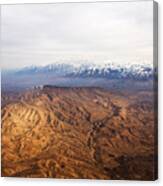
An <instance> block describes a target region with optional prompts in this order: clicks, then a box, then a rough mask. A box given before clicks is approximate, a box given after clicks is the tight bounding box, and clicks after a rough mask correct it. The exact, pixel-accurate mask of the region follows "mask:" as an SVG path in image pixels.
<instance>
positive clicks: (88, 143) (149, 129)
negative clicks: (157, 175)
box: [2, 86, 155, 180]
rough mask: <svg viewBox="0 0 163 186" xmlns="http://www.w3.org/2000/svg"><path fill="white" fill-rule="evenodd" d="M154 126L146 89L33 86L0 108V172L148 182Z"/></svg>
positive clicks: (152, 157) (5, 174)
mask: <svg viewBox="0 0 163 186" xmlns="http://www.w3.org/2000/svg"><path fill="white" fill-rule="evenodd" d="M5 97H6V95H5ZM6 99H7V98H6ZM154 127H155V126H154V105H153V94H152V93H151V92H142V91H141V92H136V93H134V94H131V93H130V94H129V93H127V92H124V93H123V94H122V93H120V92H117V93H113V92H109V91H107V90H104V89H100V88H66V87H65V88H59V87H51V86H45V87H44V88H43V89H34V90H31V91H28V92H26V93H24V94H22V95H21V96H20V95H19V97H18V98H16V97H15V96H14V101H11V97H10V101H7V103H6V104H4V107H3V108H2V176H14V177H16V176H18V177H50V178H89V179H142V180H151V179H154V168H153V167H154Z"/></svg>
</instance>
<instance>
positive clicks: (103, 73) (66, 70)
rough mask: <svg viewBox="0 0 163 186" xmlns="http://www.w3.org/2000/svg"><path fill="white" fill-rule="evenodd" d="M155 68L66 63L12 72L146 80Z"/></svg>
mask: <svg viewBox="0 0 163 186" xmlns="http://www.w3.org/2000/svg"><path fill="white" fill-rule="evenodd" d="M155 71H156V69H155V68H153V66H151V65H149V64H127V65H119V64H116V63H115V64H113V63H108V64H102V65H98V64H81V65H72V64H66V63H57V64H50V65H46V66H30V67H25V68H22V69H20V70H17V71H16V72H14V73H15V74H16V75H34V74H42V73H43V74H46V73H47V74H49V75H50V74H53V75H56V76H59V77H78V78H89V77H91V78H106V79H135V80H148V79H151V78H153V76H154V74H155Z"/></svg>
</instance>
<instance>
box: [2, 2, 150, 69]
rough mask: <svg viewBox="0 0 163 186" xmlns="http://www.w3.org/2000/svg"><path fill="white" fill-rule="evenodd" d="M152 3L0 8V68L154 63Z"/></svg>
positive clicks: (71, 4) (66, 4)
mask: <svg viewBox="0 0 163 186" xmlns="http://www.w3.org/2000/svg"><path fill="white" fill-rule="evenodd" d="M152 16H153V2H152V1H142V2H108V3H107V2H106V3H76V4H75V3H64V4H28V5H3V6H2V10H1V43H2V44H1V51H2V54H1V56H2V63H1V67H2V68H17V67H23V66H28V65H32V64H34V65H45V64H49V63H55V61H59V60H71V59H72V60H76V61H80V60H81V59H83V60H84V59H85V60H88V61H89V60H91V61H95V62H96V61H97V62H99V63H103V62H104V61H105V60H111V61H121V62H123V61H126V60H127V61H136V59H137V58H138V59H139V62H142V61H143V60H146V61H149V62H151V61H152V58H153V57H152V55H153V53H152V52H153V40H152V38H153V22H152V21H153V18H152Z"/></svg>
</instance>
